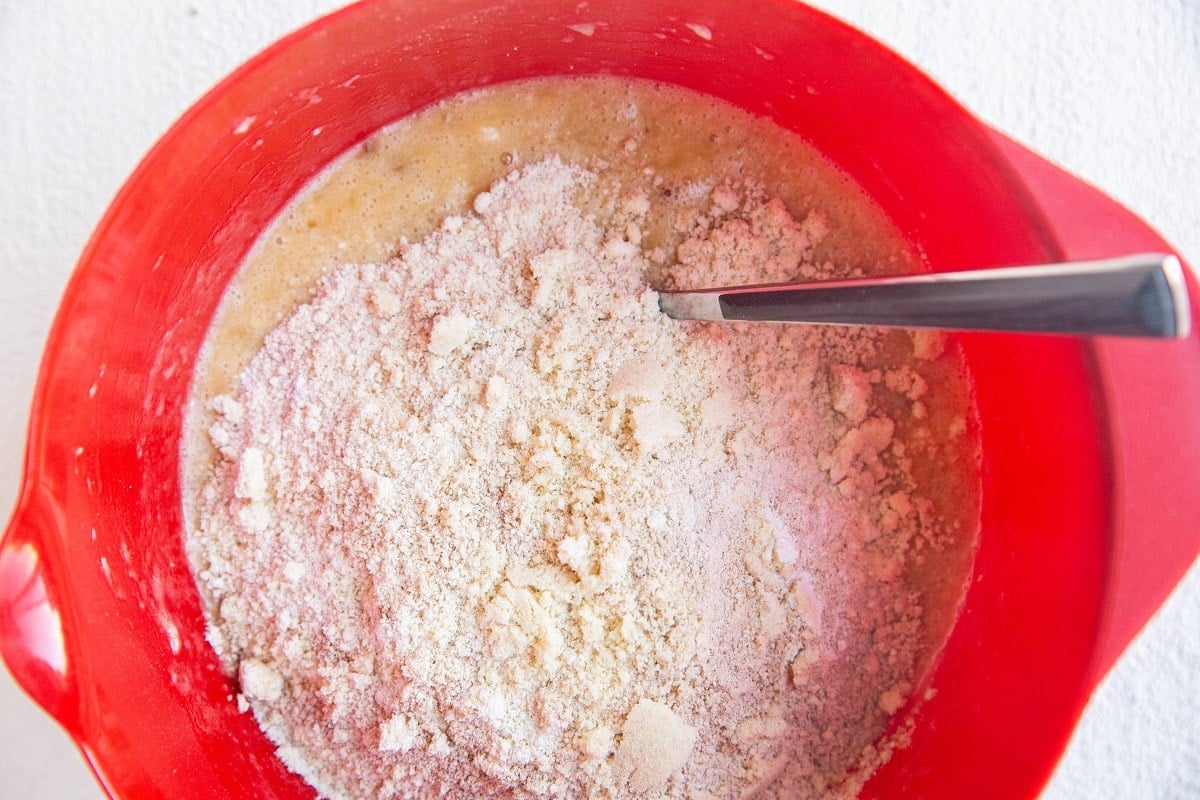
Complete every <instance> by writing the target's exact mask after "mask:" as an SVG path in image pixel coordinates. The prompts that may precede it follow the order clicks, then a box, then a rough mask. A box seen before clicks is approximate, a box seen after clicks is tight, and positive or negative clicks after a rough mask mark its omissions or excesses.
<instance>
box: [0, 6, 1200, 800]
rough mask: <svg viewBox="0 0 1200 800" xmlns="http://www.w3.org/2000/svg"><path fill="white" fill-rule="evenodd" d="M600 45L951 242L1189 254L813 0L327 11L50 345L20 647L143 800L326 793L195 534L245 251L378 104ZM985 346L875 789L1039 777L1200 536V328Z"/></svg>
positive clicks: (7, 611) (100, 249)
mask: <svg viewBox="0 0 1200 800" xmlns="http://www.w3.org/2000/svg"><path fill="white" fill-rule="evenodd" d="M578 23H595V27H594V32H593V34H592V35H590V36H585V35H582V34H580V33H578V32H577V31H572V30H571V29H570V28H569V27H568V26H569V25H572V24H578ZM689 23H690V24H689ZM589 73H609V74H616V75H628V76H634V77H639V78H649V79H654V80H658V81H664V82H668V83H674V84H679V85H682V86H685V87H689V88H691V89H695V90H698V91H700V92H706V93H709V94H712V95H715V96H717V97H721V98H724V99H726V100H729V101H731V102H733V103H735V104H737V105H739V106H741V107H743V108H745V109H748V110H750V111H752V112H755V113H758V114H764V115H767V116H769V117H771V118H773V119H774V120H775V121H777V122H778V123H779V124H780V125H783V126H784V127H786V128H789V129H791V130H794V131H795V132H797V133H798V134H799V135H801V136H803V137H805V138H806V139H808V140H809V141H811V142H812V143H814V144H815V145H816V146H817V147H818V148H819V149H821V150H822V151H824V153H825V154H826V155H828V156H829V157H830V158H831V159H832V160H833V161H835V162H836V163H838V164H840V165H841V167H842V168H843V169H844V170H845V171H846V172H847V173H849V174H850V175H851V176H852V177H853V178H855V179H856V180H857V181H858V182H859V183H860V184H862V186H863V187H865V189H866V191H868V192H869V193H870V194H871V195H872V196H873V197H874V198H875V200H876V201H877V202H878V203H879V205H880V206H881V207H882V208H883V209H884V211H886V212H887V213H888V214H889V215H891V217H892V218H893V219H894V220H895V222H896V224H897V225H898V226H899V228H900V229H901V230H902V231H903V233H904V234H905V235H906V236H908V237H909V238H910V239H911V240H912V241H913V242H915V243H916V244H918V245H919V246H920V247H921V249H922V250H923V251H924V253H925V255H926V256H927V259H928V262H929V264H930V266H931V268H932V269H934V270H949V269H962V268H974V267H987V266H998V265H1007V264H1018V263H1036V262H1044V261H1051V260H1056V259H1063V258H1088V257H1096V256H1111V255H1117V254H1121V253H1127V252H1133V251H1142V250H1170V247H1169V246H1168V245H1167V244H1166V243H1165V242H1163V241H1162V240H1161V238H1160V237H1159V236H1158V235H1157V234H1156V233H1155V232H1154V231H1153V230H1151V229H1150V228H1149V227H1148V226H1146V225H1145V223H1143V222H1141V221H1140V220H1138V219H1137V218H1135V217H1134V216H1133V215H1131V214H1130V213H1129V212H1128V211H1126V210H1124V209H1123V208H1121V207H1119V206H1118V205H1116V204H1115V203H1114V202H1112V201H1111V200H1109V199H1108V198H1106V197H1105V196H1103V195H1101V194H1100V193H1099V192H1097V191H1096V190H1095V189H1092V188H1091V187H1089V186H1087V185H1085V184H1083V183H1081V182H1080V181H1078V180H1076V179H1074V178H1072V177H1071V176H1069V175H1066V174H1064V173H1062V172H1060V171H1059V170H1058V169H1056V168H1055V167H1053V166H1051V165H1050V164H1048V163H1046V162H1044V161H1042V160H1041V159H1040V158H1038V157H1037V156H1035V155H1033V154H1031V153H1029V152H1028V151H1026V150H1024V149H1023V148H1021V147H1020V146H1019V145H1016V144H1014V143H1013V142H1011V141H1009V140H1008V139H1006V138H1004V137H1003V136H1001V135H1000V134H997V133H996V132H994V131H992V130H990V129H988V128H987V127H986V126H984V125H983V124H981V123H980V122H979V121H977V120H976V119H974V118H973V117H971V116H970V115H969V114H968V113H966V112H965V111H964V110H963V109H962V108H961V107H960V106H958V105H957V104H956V103H955V102H954V101H953V100H951V99H950V98H949V97H947V96H946V95H945V94H944V93H943V92H942V91H941V90H940V89H938V88H937V87H936V86H935V85H933V84H932V83H931V82H930V81H929V80H928V79H927V78H925V77H924V76H923V75H921V74H920V73H919V72H917V71H916V70H915V69H914V68H913V67H911V66H910V65H909V64H907V63H905V62H904V61H903V60H901V59H900V58H898V57H897V56H895V55H894V54H892V53H891V52H889V51H887V50H886V49H884V48H883V47H881V46H880V45H879V44H877V43H876V42H874V41H872V40H871V39H869V38H867V37H866V36H864V35H862V34H861V33H858V32H857V31H854V30H852V29H850V28H848V27H846V26H844V25H842V24H840V23H838V22H837V21H835V20H833V19H831V18H829V17H827V16H825V15H823V14H820V13H818V12H815V11H812V10H810V9H808V8H805V7H803V6H801V5H798V4H796V3H794V2H791V0H758V2H755V3H754V4H753V5H752V6H748V5H746V4H744V3H741V2H735V1H734V0H640V2H637V3H629V2H623V1H622V0H591V1H590V2H588V3H585V4H581V3H578V2H577V0H520V1H517V0H513V1H511V2H504V1H503V0H490V1H489V0H436V1H434V0H373V1H371V2H366V3H364V4H361V5H358V6H354V7H352V8H349V9H346V10H344V11H342V12H339V13H337V14H334V15H332V16H330V17H327V18H325V19H322V20H320V21H318V22H316V23H314V24H313V25H311V26H310V27H308V28H306V29H304V30H302V31H300V32H299V33H296V34H294V35H292V36H289V37H288V38H286V39H284V40H283V41H281V42H279V43H278V44H276V45H275V46H273V47H272V48H270V49H269V50H267V51H266V52H265V53H263V54H262V55H260V56H258V57H257V58H255V59H254V60H253V61H251V62H250V63H248V64H246V65H245V66H243V67H242V68H241V69H239V70H238V71H237V72H236V73H234V74H233V75H232V76H231V77H229V78H228V79H227V80H225V81H224V82H223V83H221V84H220V85H219V86H217V87H216V88H215V89H214V90H213V91H212V92H210V93H209V94H208V95H207V96H206V97H204V99H202V100H201V101H200V102H199V103H197V104H196V105H195V106H194V107H193V108H192V109H191V110H190V111H189V112H188V113H187V114H186V115H185V116H184V117H183V118H182V119H181V120H180V121H179V122H178V123H177V124H176V125H175V126H174V127H173V128H172V129H171V130H170V131H169V132H168V133H167V135H166V136H164V137H163V139H162V140H161V141H160V142H159V143H158V144H157V145H156V146H155V148H154V149H153V150H152V151H151V152H150V154H149V155H148V156H147V157H146V159H145V160H144V161H143V162H142V164H141V165H140V166H139V167H138V169H137V171H136V172H135V173H134V174H133V176H132V177H131V178H130V179H129V181H128V183H126V185H125V186H124V188H123V189H122V190H121V192H120V193H119V195H118V196H117V198H116V200H115V201H114V202H113V204H112V206H111V208H109V210H108V213H107V214H106V215H105V217H104V219H103V221H102V222H101V223H100V226H99V227H98V228H97V230H96V232H95V234H94V236H93V238H92V240H91V242H90V244H89V245H88V247H87V249H86V250H85V252H84V254H83V257H82V258H81V260H80V263H79V265H78V268H77V270H76V272H75V274H74V277H73V278H72V280H71V284H70V286H69V288H68V290H67V292H66V296H65V297H64V299H63V301H62V306H61V308H60V310H59V313H58V316H57V319H56V320H55V323H54V327H53V330H52V332H51V335H50V339H49V342H48V344H47V347H46V352H45V357H44V361H43V364H42V371H41V376H40V380H39V383H38V389H37V395H36V399H35V402H34V411H33V418H32V421H31V423H30V430H29V451H28V461H27V467H26V471H25V479H24V484H23V488H22V491H21V495H20V500H19V503H18V506H17V508H16V511H15V513H14V515H13V519H12V522H11V523H10V525H9V528H8V531H7V533H6V534H5V538H4V540H3V544H2V546H0V653H2V654H3V657H4V660H5V661H6V662H7V664H8V667H9V669H10V670H11V671H12V673H13V675H14V676H15V677H16V678H17V680H18V681H19V682H20V683H21V685H22V686H23V687H24V688H25V689H26V691H28V692H29V694H30V695H32V696H33V697H34V698H35V699H36V700H37V702H39V703H40V704H41V705H42V706H43V707H44V708H45V709H46V710H47V711H48V712H49V713H50V714H52V715H53V716H54V717H55V718H56V719H57V720H58V721H59V722H60V723H61V724H62V725H63V726H64V727H65V728H66V730H67V731H68V732H69V733H70V734H71V736H73V737H74V739H75V740H76V741H77V742H78V743H79V746H80V748H81V750H82V751H83V754H84V755H85V757H86V758H87V759H88V761H89V763H90V764H91V766H92V768H93V769H94V771H95V773H96V775H97V777H98V778H99V780H100V781H101V782H102V783H103V785H104V787H105V788H106V789H107V790H108V792H109V793H110V794H111V795H112V796H113V797H118V798H159V797H186V798H207V797H228V798H300V797H311V796H312V795H313V792H312V790H311V789H309V788H308V787H307V786H306V785H305V784H304V783H303V782H302V781H301V780H300V779H299V778H297V777H296V776H294V775H292V774H290V773H289V772H288V771H287V770H286V769H285V768H284V767H283V766H282V764H281V763H280V762H279V761H278V760H277V759H276V757H275V755H274V753H273V749H272V746H271V745H270V743H269V742H268V741H267V740H266V739H265V738H264V737H263V735H262V734H261V732H260V731H259V730H258V728H257V726H256V725H255V723H254V722H253V720H252V719H251V718H250V716H249V715H246V714H239V713H238V711H237V707H236V704H235V702H234V699H233V698H234V692H235V687H234V686H233V684H232V683H231V682H230V681H229V680H228V679H227V678H226V677H225V676H224V675H222V674H221V671H220V670H219V668H218V665H217V660H216V658H215V656H214V655H213V653H212V652H211V651H210V649H209V647H208V646H207V644H206V643H205V641H204V637H203V619H202V615H201V611H200V603H199V598H198V595H197V593H196V589H195V587H194V585H193V582H192V578H191V575H190V573H189V572H188V569H187V563H186V559H185V557H184V552H183V547H182V537H181V523H182V520H181V509H180V478H179V456H178V453H179V443H180V430H181V423H182V417H183V414H182V410H183V406H184V403H185V399H186V397H187V393H188V386H189V381H190V377H191V372H192V367H193V364H194V363H195V360H196V355H197V351H198V349H199V347H200V344H201V341H202V339H203V337H204V334H205V331H206V328H207V326H208V324H209V321H210V319H211V318H212V315H213V312H214V310H215V308H216V306H217V303H218V300H219V299H220V297H221V294H222V291H223V290H224V288H225V286H226V284H227V283H228V281H229V280H230V278H231V277H232V275H233V274H234V272H235V270H236V269H237V268H238V265H239V263H240V262H241V261H242V258H243V257H244V255H245V254H246V252H247V249H248V248H249V247H250V246H251V244H252V243H253V242H254V240H255V238H256V237H257V236H258V235H259V233H260V232H261V231H262V230H263V229H264V227H265V226H266V225H267V224H268V223H269V222H270V221H271V219H272V218H273V217H274V216H275V214H276V213H277V212H278V211H279V210H280V209H281V208H282V207H283V205H284V204H285V203H286V202H287V201H288V199H289V198H290V197H291V196H292V195H293V194H294V193H295V192H296V191H297V190H299V189H300V188H301V187H302V186H304V185H305V183H306V182H307V181H308V180H309V179H310V178H312V177H313V176H314V175H315V174H317V173H318V172H319V171H320V170H321V168H322V167H323V166H325V165H326V164H327V163H328V162H329V161H330V160H331V159H332V158H334V157H335V156H337V155H338V154H340V153H341V152H343V151H344V150H345V149H346V148H348V147H350V146H352V145H353V144H355V143H356V142H358V141H360V140H362V139H363V138H364V137H366V136H367V135H368V134H370V133H371V132H373V131H375V130H376V129H378V128H379V127H381V126H383V125H386V124H388V123H390V122H393V121H394V120H396V119H397V118H399V117H402V116H404V115H406V114H408V113H410V112H412V111H414V110H416V109H419V108H421V107H423V106H425V105H428V104H429V103H432V102H434V101H436V100H439V99H441V98H443V97H446V96H447V95H450V94H452V93H455V92H458V91H460V90H463V89H469V88H473V87H478V86H482V85H486V84H490V83H496V82H500V81H507V80H514V79H520V78H527V77H533V76H543V75H555V74H589ZM318 100H319V102H318ZM248 119H249V120H251V122H249V123H246V124H243V122H244V121H245V120H248ZM247 125H248V127H247ZM318 127H319V128H321V135H320V136H314V135H312V134H313V131H314V129H316V128H318ZM1188 280H1189V285H1190V288H1191V290H1192V294H1193V297H1197V296H1200V292H1197V290H1196V282H1195V280H1194V279H1193V278H1192V277H1191V276H1190V275H1189V278H1188ZM1192 313H1193V315H1194V316H1197V317H1198V318H1200V308H1197V307H1196V305H1195V301H1193V307H1192ZM959 341H960V344H961V346H962V348H963V351H964V353H965V354H966V358H967V360H968V365H969V368H970V370H971V374H972V377H973V380H974V383H975V387H976V390H977V398H978V409H979V417H980V423H981V424H980V431H981V433H980V435H981V437H982V448H983V453H984V461H983V511H982V515H983V518H982V537H981V543H980V547H979V552H978V555H977V557H976V562H975V567H974V575H973V579H972V581H971V584H970V588H969V589H968V592H967V595H966V599H965V604H964V608H963V611H962V615H961V618H960V619H959V621H958V623H957V625H956V626H955V628H954V630H953V632H952V634H951V636H950V639H949V641H948V643H947V645H946V649H945V652H944V654H943V656H942V658H941V660H940V661H939V663H938V664H937V666H936V669H935V671H934V673H933V674H932V677H931V680H930V685H931V686H932V688H934V689H935V690H936V694H934V695H933V697H932V698H931V699H930V700H928V701H927V702H924V703H923V704H920V705H919V707H918V708H916V710H915V714H916V716H915V719H916V728H915V732H914V735H913V743H912V746H911V747H909V748H908V749H905V750H902V751H900V752H899V753H897V754H896V756H895V757H894V759H893V760H892V761H891V762H890V763H888V764H887V765H885V766H884V767H883V768H882V769H880V770H879V771H878V772H877V773H876V775H875V776H874V778H873V779H872V780H871V781H870V783H869V784H868V786H867V788H866V789H865V791H864V796H866V797H889V798H890V797H922V798H955V799H957V798H963V797H975V796H980V787H981V786H986V787H987V789H986V792H985V794H986V795H987V796H988V797H994V798H1023V797H1030V796H1032V795H1034V794H1036V793H1037V792H1038V791H1039V790H1040V788H1041V787H1042V785H1043V784H1044V782H1045V781H1046V779H1047V777H1048V776H1049V774H1050V772H1051V770H1052V768H1053V766H1054V764H1055V762H1056V761H1057V760H1058V758H1059V755H1060V754H1061V752H1062V750H1063V748H1064V747H1065V744H1066V742H1067V739H1068V736H1069V734H1070V731H1071V729H1072V727H1073V726H1074V724H1075V722H1076V720H1077V719H1078V716H1079V714H1080V712H1081V710H1082V708H1083V705H1084V702H1085V701H1086V699H1087V697H1088V695H1089V694H1090V692H1091V690H1092V689H1093V687H1094V686H1095V684H1096V682H1097V681H1098V680H1099V678H1100V677H1101V676H1102V675H1103V674H1104V672H1105V671H1106V670H1107V669H1108V667H1109V666H1111V664H1112V662H1113V660H1114V659H1115V658H1116V656H1117V655H1118V654H1119V653H1120V651H1121V650H1122V649H1123V648H1124V646H1125V645H1126V644H1127V643H1128V642H1129V640H1130V638H1131V637H1132V636H1133V635H1134V633H1135V632H1136V631H1137V630H1138V629H1139V628H1140V627H1141V626H1142V624H1143V623H1144V622H1145V621H1146V619H1147V618H1148V617H1149V616H1150V615H1151V614H1152V613H1153V611H1154V609H1155V608H1157V606H1158V605H1159V604H1160V603H1161V602H1162V600H1163V599H1164V598H1165V596H1166V595H1167V593H1168V592H1169V591H1170V589H1171V588H1172V587H1173V586H1174V585H1175V583H1176V582H1177V581H1178V579H1179V578H1180V576H1182V574H1183V573H1184V571H1185V570H1186V569H1187V567H1188V565H1189V564H1190V563H1191V562H1192V561H1193V560H1194V559H1195V557H1196V554H1197V550H1198V549H1200V526H1198V525H1196V524H1195V522H1194V508H1195V506H1196V501H1197V499H1198V498H1197V491H1196V488H1195V486H1196V481H1195V478H1194V476H1195V475H1197V474H1200V414H1198V413H1197V409H1200V333H1197V332H1193V333H1192V334H1191V336H1190V338H1188V339H1186V340H1182V341H1177V342H1140V341H1117V340H1108V339H1099V340H1093V341H1079V340H1072V339H1068V338H1054V337H1019V336H1011V335H988V334H974V335H963V336H961V337H959Z"/></svg>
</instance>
